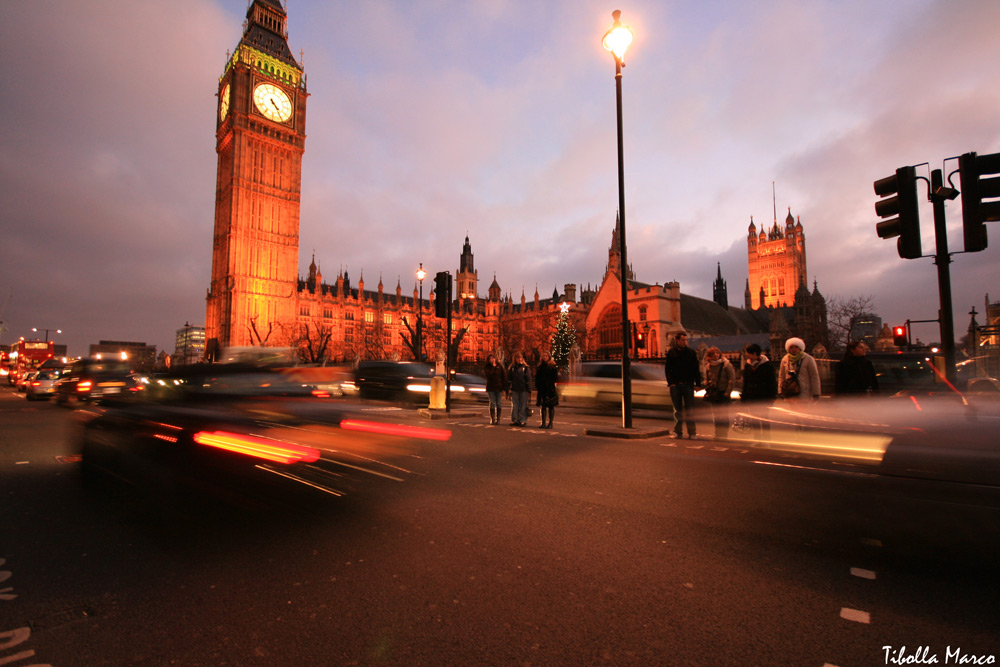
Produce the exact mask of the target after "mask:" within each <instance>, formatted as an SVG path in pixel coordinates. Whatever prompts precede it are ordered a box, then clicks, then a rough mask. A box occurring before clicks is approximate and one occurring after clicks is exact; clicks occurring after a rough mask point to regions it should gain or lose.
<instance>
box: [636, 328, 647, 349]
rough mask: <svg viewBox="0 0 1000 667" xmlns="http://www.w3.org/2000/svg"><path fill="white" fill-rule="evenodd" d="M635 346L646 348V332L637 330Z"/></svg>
mask: <svg viewBox="0 0 1000 667" xmlns="http://www.w3.org/2000/svg"><path fill="white" fill-rule="evenodd" d="M635 346H636V348H637V349H640V350H644V349H645V348H646V334H645V332H642V331H636V333H635Z"/></svg>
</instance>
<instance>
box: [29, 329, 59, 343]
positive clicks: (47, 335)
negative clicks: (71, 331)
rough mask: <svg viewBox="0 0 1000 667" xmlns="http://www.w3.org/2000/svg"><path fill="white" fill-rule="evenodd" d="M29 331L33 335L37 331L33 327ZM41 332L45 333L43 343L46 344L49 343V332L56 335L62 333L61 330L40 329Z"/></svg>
mask: <svg viewBox="0 0 1000 667" xmlns="http://www.w3.org/2000/svg"><path fill="white" fill-rule="evenodd" d="M31 330H32V331H34V332H35V333H38V329H36V328H34V327H32V328H31ZM42 331H44V332H45V342H46V343H48V342H49V332H50V331H55V332H56V333H60V334H61V333H62V329H42Z"/></svg>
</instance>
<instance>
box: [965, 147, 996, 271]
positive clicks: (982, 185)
mask: <svg viewBox="0 0 1000 667" xmlns="http://www.w3.org/2000/svg"><path fill="white" fill-rule="evenodd" d="M958 172H959V174H960V175H961V178H962V234H963V236H964V237H965V252H979V251H980V250H985V249H986V246H987V243H988V241H987V238H986V224H985V223H986V222H994V221H997V220H1000V200H997V198H998V197H1000V175H998V174H1000V153H993V154H991V155H976V154H975V153H966V154H965V155H963V156H961V157H960V158H958ZM985 176H991V177H990V178H984V177H985ZM984 199H992V200H993V201H983V200H984Z"/></svg>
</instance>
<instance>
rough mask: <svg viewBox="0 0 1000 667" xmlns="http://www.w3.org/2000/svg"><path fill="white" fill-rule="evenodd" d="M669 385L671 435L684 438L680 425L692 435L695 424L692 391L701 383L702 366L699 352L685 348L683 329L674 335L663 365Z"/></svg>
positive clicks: (685, 340)
mask: <svg viewBox="0 0 1000 667" xmlns="http://www.w3.org/2000/svg"><path fill="white" fill-rule="evenodd" d="M663 370H664V372H665V373H666V376H667V385H669V387H670V401H671V403H673V404H674V433H673V435H672V436H671V437H673V438H683V437H684V434H683V432H682V431H683V425H684V424H687V434H688V437H689V438H694V437H695V424H694V420H693V419H691V417H692V415H691V411H692V410H693V409H694V390H695V387H700V386H701V368H700V367H699V364H698V355H697V354H695V352H694V350H692V349H691V348H690V347H688V336H687V334H686V333H684V332H683V331H681V332H678V333H677V334H675V335H674V340H673V341H672V342H671V344H670V350H669V351H668V352H667V360H666V362H665V363H664V364H663Z"/></svg>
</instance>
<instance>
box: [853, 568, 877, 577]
mask: <svg viewBox="0 0 1000 667" xmlns="http://www.w3.org/2000/svg"><path fill="white" fill-rule="evenodd" d="M851 574H853V575H854V576H855V577H861V578H862V579H874V578H875V573H874V572H873V571H872V570H865V569H862V568H860V567H852V568H851Z"/></svg>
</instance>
